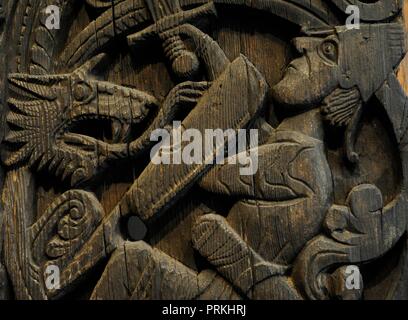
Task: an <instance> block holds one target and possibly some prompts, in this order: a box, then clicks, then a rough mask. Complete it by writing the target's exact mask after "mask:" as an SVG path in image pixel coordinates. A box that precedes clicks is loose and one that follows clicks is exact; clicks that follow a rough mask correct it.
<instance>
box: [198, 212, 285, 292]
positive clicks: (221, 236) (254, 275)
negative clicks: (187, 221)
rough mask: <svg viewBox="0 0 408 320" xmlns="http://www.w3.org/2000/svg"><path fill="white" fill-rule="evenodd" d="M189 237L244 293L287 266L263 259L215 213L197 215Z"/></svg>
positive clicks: (279, 272) (201, 252)
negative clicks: (191, 235) (198, 217)
mask: <svg viewBox="0 0 408 320" xmlns="http://www.w3.org/2000/svg"><path fill="white" fill-rule="evenodd" d="M192 238H193V245H194V247H195V248H196V249H197V250H198V251H199V252H200V254H201V255H202V256H203V257H205V258H206V259H207V260H208V261H209V262H210V263H211V264H212V265H213V266H214V267H215V268H216V269H217V271H218V272H220V273H221V275H223V276H224V277H225V278H226V279H228V280H229V281H231V283H232V284H233V285H234V286H236V287H238V288H239V289H240V290H242V291H243V292H244V293H245V294H246V293H248V291H249V290H251V289H252V288H253V286H254V285H255V284H257V283H259V282H260V281H263V280H265V279H267V278H270V277H272V276H276V275H283V274H284V273H285V271H286V269H287V268H286V267H285V266H281V265H278V264H273V263H270V262H267V261H265V260H264V259H263V258H262V257H261V256H259V255H258V254H257V253H256V252H255V251H254V250H253V249H252V248H251V247H250V246H249V245H248V244H247V243H246V242H245V241H244V240H243V239H241V237H240V236H239V235H238V234H237V233H236V232H235V230H234V229H232V227H231V226H230V225H229V224H228V222H227V221H226V220H225V219H224V218H223V217H221V216H219V215H215V214H209V215H206V216H203V217H201V218H200V219H198V221H197V223H196V225H195V227H194V229H193V237H192Z"/></svg>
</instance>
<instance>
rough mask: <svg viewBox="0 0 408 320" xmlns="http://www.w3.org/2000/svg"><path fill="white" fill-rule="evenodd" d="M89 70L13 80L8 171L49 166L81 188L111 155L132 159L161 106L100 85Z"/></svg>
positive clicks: (121, 88) (15, 76)
mask: <svg viewBox="0 0 408 320" xmlns="http://www.w3.org/2000/svg"><path fill="white" fill-rule="evenodd" d="M88 64H89V63H88ZM89 67H90V66H89V65H88V66H87V68H89ZM87 68H85V69H84V67H81V68H80V69H78V70H76V71H75V72H73V73H71V74H63V75H47V76H33V75H28V74H11V75H10V76H9V83H10V86H9V88H10V98H9V100H8V101H9V105H10V112H9V113H8V115H7V122H8V124H9V128H10V131H9V133H8V135H7V137H6V139H5V141H6V143H7V144H8V145H9V146H11V147H10V148H9V150H10V152H8V154H7V156H6V158H5V161H4V162H5V164H6V165H10V166H11V165H17V164H19V163H21V162H22V161H24V160H27V159H28V160H29V163H30V165H31V166H33V165H35V166H36V167H39V168H42V167H45V164H48V167H50V168H51V169H53V170H55V171H57V172H60V173H61V175H63V176H65V177H71V180H72V183H73V184H75V183H76V182H78V181H81V182H82V181H83V180H89V179H91V178H92V177H93V176H94V175H95V174H97V173H98V172H99V171H100V169H101V168H102V167H103V166H104V164H103V163H102V162H103V160H104V159H106V158H108V157H109V153H114V154H115V157H116V158H117V157H124V156H126V154H127V144H128V143H130V142H131V141H132V139H135V138H136V137H137V133H138V132H140V131H142V130H140V128H142V129H143V128H144V127H145V126H147V125H148V123H149V122H150V121H149V120H150V118H152V117H153V116H154V115H153V114H154V113H156V112H152V111H157V110H158V106H159V102H158V101H157V100H156V99H155V98H154V97H152V96H150V95H148V94H146V93H144V92H141V91H138V90H136V89H132V88H128V87H124V86H120V85H116V84H112V83H108V82H105V81H99V80H95V79H94V77H91V76H89V72H88V71H89V70H88V69H87ZM86 70H88V71H86ZM64 163H65V165H64ZM63 166H64V167H65V168H62V167H63ZM78 172H80V173H78ZM74 177H75V178H74Z"/></svg>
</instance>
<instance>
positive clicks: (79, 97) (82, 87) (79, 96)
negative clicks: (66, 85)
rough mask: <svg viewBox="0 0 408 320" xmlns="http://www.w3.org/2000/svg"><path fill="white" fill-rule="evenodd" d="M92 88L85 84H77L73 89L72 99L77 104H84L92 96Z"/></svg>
mask: <svg viewBox="0 0 408 320" xmlns="http://www.w3.org/2000/svg"><path fill="white" fill-rule="evenodd" d="M92 92H93V90H92V87H91V86H90V85H89V84H87V83H86V82H77V83H75V84H74V87H73V95H74V99H75V100H76V101H79V102H85V101H87V100H88V99H89V98H90V97H91V96H92Z"/></svg>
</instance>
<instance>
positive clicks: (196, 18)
mask: <svg viewBox="0 0 408 320" xmlns="http://www.w3.org/2000/svg"><path fill="white" fill-rule="evenodd" d="M145 3H146V7H147V8H148V9H149V11H150V13H151V15H152V18H153V20H154V21H155V23H154V24H153V25H152V26H150V27H148V28H146V29H145V30H143V31H141V32H138V33H136V34H134V35H131V36H129V37H128V43H129V45H136V44H138V43H140V42H142V41H144V40H147V39H149V38H152V37H155V38H159V39H160V40H161V41H162V45H163V50H164V54H165V55H166V57H167V59H168V60H169V61H170V62H171V64H172V70H173V72H174V73H175V75H176V76H177V77H178V78H180V79H182V80H188V79H191V78H194V76H195V75H196V74H197V73H198V70H199V68H200V63H199V60H198V58H197V56H196V54H195V53H193V52H192V51H190V50H188V49H187V47H186V45H185V43H184V42H183V40H182V39H181V37H180V35H179V34H177V33H173V34H171V35H169V33H168V32H166V31H169V30H172V29H176V28H177V27H179V26H180V25H183V24H186V23H189V24H198V23H199V22H200V21H201V20H203V19H205V18H208V17H210V16H215V15H216V9H215V6H214V4H213V2H210V3H208V4H204V5H202V6H200V7H197V8H194V9H191V10H186V11H184V10H183V9H182V8H181V5H180V2H179V0H145ZM164 33H166V35H163V34H164Z"/></svg>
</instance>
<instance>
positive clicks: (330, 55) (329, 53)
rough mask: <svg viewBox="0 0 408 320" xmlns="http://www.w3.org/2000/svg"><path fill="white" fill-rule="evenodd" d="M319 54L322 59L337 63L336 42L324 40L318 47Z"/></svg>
mask: <svg viewBox="0 0 408 320" xmlns="http://www.w3.org/2000/svg"><path fill="white" fill-rule="evenodd" d="M320 52H321V55H322V56H323V58H326V59H328V60H330V61H331V62H335V63H337V58H338V46H337V42H336V41H334V40H325V41H323V42H322V44H321V45H320Z"/></svg>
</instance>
